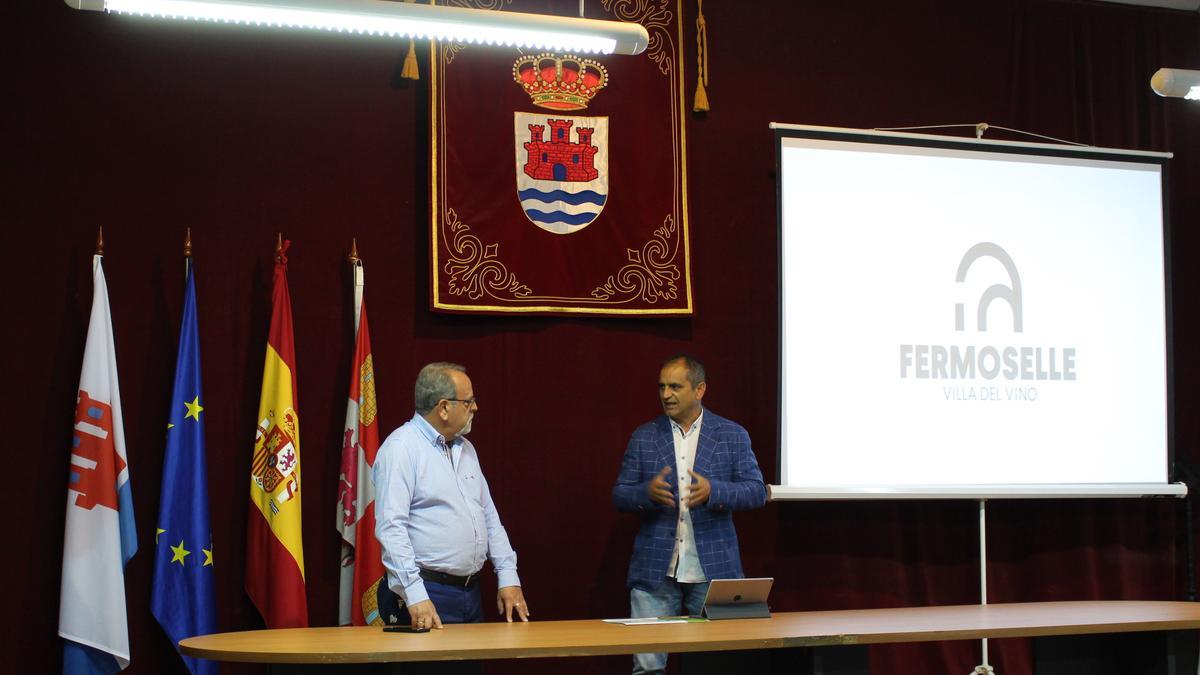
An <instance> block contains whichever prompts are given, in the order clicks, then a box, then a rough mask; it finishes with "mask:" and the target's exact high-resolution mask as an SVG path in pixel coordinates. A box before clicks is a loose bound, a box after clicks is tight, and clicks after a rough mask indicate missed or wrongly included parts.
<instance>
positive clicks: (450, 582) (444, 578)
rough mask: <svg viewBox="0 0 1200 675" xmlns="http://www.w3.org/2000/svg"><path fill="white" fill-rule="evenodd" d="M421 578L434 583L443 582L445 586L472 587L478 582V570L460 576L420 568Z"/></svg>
mask: <svg viewBox="0 0 1200 675" xmlns="http://www.w3.org/2000/svg"><path fill="white" fill-rule="evenodd" d="M420 570H421V578H422V579H424V580H425V581H432V582H433V583H435V584H445V585H447V586H458V587H459V588H474V587H475V586H477V585H478V584H479V572H475V573H474V574H468V575H467V576H465V577H460V576H457V575H455V574H446V573H445V572H434V571H433V570H427V569H424V568H420Z"/></svg>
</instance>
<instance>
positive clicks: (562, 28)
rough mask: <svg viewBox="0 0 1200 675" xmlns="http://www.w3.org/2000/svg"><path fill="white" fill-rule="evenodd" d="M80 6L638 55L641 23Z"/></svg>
mask: <svg viewBox="0 0 1200 675" xmlns="http://www.w3.org/2000/svg"><path fill="white" fill-rule="evenodd" d="M65 1H66V3H67V5H69V6H70V7H73V8H75V9H87V10H93V11H106V12H116V13H120V14H137V15H143V16H157V17H164V18H171V19H195V20H199V21H220V22H225V23H238V24H251V25H258V26H281V27H290V28H311V29H318V30H329V31H339V32H350V33H363V34H367V35H391V36H403V37H414V38H422V39H427V38H437V39H445V40H455V41H460V42H470V43H479V44H492V45H507V46H515V47H525V48H530V49H547V50H554V51H578V52H587V53H600V54H640V53H642V52H643V51H645V49H646V45H647V44H649V42H650V35H649V34H648V33H647V32H646V29H645V28H643V27H642V26H641V24H637V23H632V22H624V21H600V20H597V19H581V18H573V17H565V16H551V15H548V14H525V13H521V12H499V11H495V10H488V9H467V8H463V7H446V6H442V5H421V4H415V3H407V2H400V1H399V0H397V1H395V2H390V1H388V0H65Z"/></svg>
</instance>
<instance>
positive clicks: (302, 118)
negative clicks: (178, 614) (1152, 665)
mask: <svg viewBox="0 0 1200 675" xmlns="http://www.w3.org/2000/svg"><path fill="white" fill-rule="evenodd" d="M567 5H569V7H567V8H566V9H564V10H563V11H564V12H570V11H573V8H574V6H575V3H574V2H567ZM14 8H15V9H16V12H15V16H13V12H12V10H10V11H9V13H8V16H7V17H6V19H5V21H3V25H4V29H3V30H4V31H5V33H6V35H5V38H4V40H3V42H4V44H5V47H4V49H5V50H6V51H8V52H10V55H9V58H6V59H5V63H6V64H8V65H9V67H8V68H6V75H7V77H6V78H5V79H6V81H7V82H8V83H9V84H8V87H7V88H8V89H9V90H10V93H9V94H8V96H6V97H5V99H6V100H7V104H5V105H4V106H3V110H4V112H3V114H4V119H5V124H4V136H5V144H4V148H5V149H4V155H5V162H4V167H5V180H4V191H5V195H6V198H5V199H4V201H3V210H4V212H5V218H4V222H5V227H4V229H3V232H4V235H3V237H4V240H3V250H4V252H3V254H2V255H3V260H2V264H0V269H3V274H4V281H5V283H4V286H3V288H4V289H5V290H4V292H3V300H2V301H0V302H2V303H3V308H4V311H3V316H4V317H6V319H7V320H6V324H7V329H6V330H4V331H3V334H4V337H3V344H2V346H0V353H3V354H4V355H5V356H4V371H5V372H4V378H3V380H4V384H3V386H4V389H5V394H4V398H3V401H4V405H3V418H2V419H3V422H4V424H3V429H4V433H5V434H6V437H7V438H8V439H9V443H8V452H7V453H6V456H7V457H9V458H11V459H12V460H13V465H11V468H10V469H9V472H10V473H9V475H10V479H9V485H8V487H7V488H6V489H4V490H0V494H2V495H3V496H2V497H0V499H2V500H3V501H2V502H0V506H2V507H3V512H4V513H6V514H8V515H7V516H6V518H5V521H6V527H5V529H6V534H7V535H8V537H9V542H10V544H9V548H8V554H7V555H5V556H3V559H4V562H3V565H4V568H3V569H4V571H5V572H6V573H5V574H4V576H3V578H4V579H5V580H6V583H7V585H8V588H9V591H8V594H9V598H10V599H9V601H8V602H5V603H4V606H5V607H6V609H5V610H4V611H3V613H2V616H3V623H2V626H0V634H3V636H4V637H3V640H4V643H5V645H6V646H9V647H11V649H7V650H5V653H6V654H13V653H19V654H21V655H22V657H21V658H22V659H28V660H29V667H30V668H32V669H33V670H35V671H41V670H43V669H44V670H53V669H56V668H58V660H59V658H60V656H59V654H60V646H59V641H58V639H57V638H56V636H55V629H56V624H57V607H58V603H57V599H58V595H59V570H60V562H61V554H62V548H61V546H62V545H61V541H62V523H63V504H64V498H63V483H64V479H65V476H66V465H67V455H68V452H67V449H68V443H69V439H70V426H71V420H72V411H73V408H74V400H75V390H76V386H77V383H78V375H79V364H80V359H81V355H82V342H83V335H84V329H85V325H86V318H87V313H88V310H89V306H90V298H91V279H90V275H89V274H88V271H89V269H90V267H89V263H90V261H89V256H90V254H91V251H92V244H93V241H94V239H95V233H96V228H97V226H100V225H103V226H104V228H105V239H106V242H107V255H106V258H105V266H106V271H107V278H108V285H109V293H110V297H111V302H112V305H113V320H114V326H115V333H116V341H117V350H118V354H117V357H118V363H119V365H120V368H121V388H122V395H123V401H124V408H125V417H126V419H125V421H126V437H127V439H128V446H129V458H130V463H131V467H132V481H133V494H134V498H135V503H136V509H137V514H138V526H139V527H138V529H139V537H140V543H141V552H140V553H139V554H138V555H137V556H136V557H135V558H134V559H133V560H132V562H131V563H130V565H129V568H128V571H127V578H128V582H127V585H128V598H129V616H130V630H131V639H132V645H133V666H132V667H131V668H130V670H129V672H130V673H157V672H179V671H180V670H181V666H180V665H179V662H178V661H177V660H176V658H175V657H174V655H173V653H172V648H171V646H170V645H169V643H168V642H167V641H166V640H165V638H164V637H163V635H162V633H161V631H160V630H159V628H158V626H157V625H156V624H155V622H154V620H153V618H152V617H151V615H150V612H149V586H150V583H149V579H150V570H151V562H150V561H151V556H150V555H149V551H150V549H151V547H152V546H153V541H154V536H153V533H154V519H155V514H156V512H157V506H158V489H159V474H160V471H161V453H162V448H163V426H164V421H165V418H166V406H167V399H168V397H169V394H170V386H171V380H172V371H173V368H174V359H175V345H176V339H177V331H178V320H179V312H180V305H181V302H182V299H181V296H182V284H183V268H182V264H181V260H180V249H181V242H182V239H183V232H184V228H185V227H191V229H192V236H193V239H194V240H195V250H196V261H197V275H198V276H197V278H198V296H199V303H200V326H201V346H202V350H203V360H204V387H205V393H206V397H207V402H206V405H205V414H206V415H207V425H208V426H207V430H208V451H209V462H210V475H211V485H210V493H211V496H212V516H213V529H214V542H215V555H216V562H217V568H216V574H217V583H218V611H219V625H220V628H221V629H222V630H238V629H247V628H254V627H258V626H259V625H260V623H259V619H258V617H257V615H256V614H255V612H254V610H253V608H252V607H251V605H250V603H249V601H248V600H247V599H246V597H245V594H244V592H243V591H242V581H243V578H242V565H243V549H244V541H243V540H244V528H245V519H246V508H247V504H246V502H247V497H246V471H247V466H248V461H249V453H250V447H251V443H252V440H253V432H254V423H255V420H254V415H255V409H256V406H257V401H258V388H259V383H260V377H261V368H262V358H263V349H264V343H265V339H266V330H267V314H268V304H267V303H268V294H269V290H270V289H269V285H270V263H271V254H272V246H273V242H274V237H275V233H276V232H278V231H281V230H282V231H283V232H284V233H285V234H286V236H288V237H289V238H290V239H291V240H292V241H293V246H292V248H291V250H290V252H289V254H290V260H291V264H290V283H291V292H292V298H293V303H294V307H293V309H294V313H295V330H296V335H295V338H296V352H297V361H298V366H297V368H298V376H299V399H300V413H301V416H302V417H301V419H302V430H303V431H302V454H303V462H304V467H305V474H304V481H305V482H304V495H305V499H304V501H305V504H304V506H305V529H304V540H305V544H306V546H305V552H306V555H305V558H306V565H307V577H308V601H309V610H310V611H309V614H310V620H311V623H312V624H313V625H331V624H333V623H334V622H335V620H336V615H337V612H336V608H335V601H336V596H337V572H338V566H337V558H338V540H337V535H336V533H335V532H334V529H333V522H334V512H333V510H334V501H335V498H336V489H337V468H338V453H339V450H340V440H341V437H340V434H341V425H342V416H343V414H344V406H345V396H346V384H347V381H348V368H349V364H348V361H349V359H350V355H351V350H352V327H351V325H350V323H351V322H350V315H351V308H350V303H349V291H348V282H349V280H348V274H347V270H346V267H345V265H344V259H345V253H346V250H347V248H348V246H349V242H350V238H351V237H352V236H354V237H357V238H358V246H359V250H360V252H361V253H362V255H363V258H364V259H365V262H366V278H367V302H368V305H369V307H370V315H371V329H372V336H371V337H372V341H373V344H374V352H375V364H376V376H377V380H378V395H379V403H380V410H381V419H382V426H383V428H385V429H390V428H393V427H395V426H396V425H398V424H400V423H402V422H403V421H404V420H405V419H406V418H407V417H408V416H409V415H410V414H411V406H412V393H411V382H412V379H413V377H414V376H415V373H416V371H417V369H418V368H419V366H420V365H421V364H423V363H425V362H427V361H431V360H439V359H451V360H455V361H459V362H461V363H464V364H466V365H467V366H468V368H469V369H470V372H471V375H472V377H473V379H474V383H475V391H476V393H477V394H478V396H479V399H480V401H481V402H482V405H481V411H480V415H479V419H478V421H477V424H476V431H475V432H474V433H473V434H472V438H473V440H474V441H475V442H476V444H477V445H478V447H479V448H480V451H481V455H482V461H483V464H484V469H485V471H486V472H487V476H488V479H489V482H490V483H491V486H492V491H493V494H494V497H495V499H496V502H497V504H498V506H499V509H500V513H501V515H502V517H503V518H504V519H505V522H506V525H507V527H508V530H509V534H510V536H511V538H512V540H513V542H514V544H515V546H516V548H517V551H518V553H519V554H520V569H521V572H522V576H523V579H524V582H525V585H526V596H527V598H528V599H529V601H530V603H531V606H532V607H533V609H534V612H535V616H536V618H537V619H541V620H545V619H563V618H583V617H599V616H615V615H623V614H624V613H625V612H626V611H627V606H626V600H625V591H624V586H623V581H624V573H625V565H626V563H627V560H628V553H629V549H630V546H631V542H632V534H633V531H634V528H635V524H634V523H633V522H632V521H631V520H629V519H627V518H624V517H620V516H618V515H617V514H616V513H614V511H613V509H612V507H611V504H610V500H609V490H610V487H611V484H612V481H613V479H614V477H615V473H616V469H617V463H618V460H619V458H620V455H621V452H622V450H623V448H624V445H625V441H626V439H627V436H628V434H629V432H630V431H631V430H632V429H633V427H634V426H635V425H636V424H638V423H640V422H642V421H645V420H646V419H649V418H650V417H652V416H653V415H654V414H656V411H657V408H656V404H655V401H654V378H655V375H656V369H657V363H658V361H659V359H660V358H661V357H663V356H664V355H666V354H668V353H671V352H674V351H678V350H682V349H686V350H689V351H692V352H694V353H696V354H697V355H698V356H700V357H701V358H703V359H705V360H706V361H707V363H708V367H709V368H708V370H709V376H710V381H709V385H710V386H709V393H708V396H707V398H706V399H705V402H706V403H707V404H708V405H709V406H710V407H711V408H712V409H713V410H716V411H718V412H719V413H721V414H722V415H725V416H728V417H731V418H733V419H736V420H738V421H740V422H741V423H742V424H743V425H745V426H746V428H747V429H748V430H749V431H750V434H751V436H752V438H753V439H754V443H755V447H756V450H757V452H758V454H759V461H760V464H761V465H762V468H763V471H764V474H766V475H767V476H768V477H771V476H773V475H774V472H775V442H776V424H777V419H776V417H777V413H776V401H775V398H774V392H775V391H776V378H777V369H778V359H777V355H776V353H775V344H776V337H775V336H776V330H777V323H778V320H777V316H776V306H777V303H778V292H777V289H776V287H775V279H776V275H777V269H776V267H777V266H776V261H775V250H774V241H775V235H776V213H775V181H774V175H773V163H774V155H773V146H772V137H771V134H770V132H769V131H768V129H767V123H768V122H770V121H783V122H796V123H807V124H821V125H836V126H849V127H898V126H909V125H923V124H939V123H974V122H979V121H986V122H988V123H990V124H993V125H1001V126H1007V127H1014V128H1019V129H1026V130H1029V131H1033V132H1037V133H1041V134H1047V135H1050V136H1054V137H1058V138H1063V139H1066V140H1071V141H1078V142H1083V143H1091V144H1096V145H1103V146H1109V147H1121V148H1133V149H1143V150H1158V151H1172V152H1174V153H1175V159H1174V160H1173V161H1172V162H1171V168H1170V170H1171V175H1170V180H1171V186H1170V187H1171V194H1170V215H1171V218H1172V230H1173V231H1172V235H1173V237H1172V246H1173V249H1172V251H1173V255H1172V264H1173V277H1172V281H1173V284H1174V292H1175V307H1174V317H1175V324H1174V333H1173V336H1174V341H1175V376H1176V380H1175V381H1176V391H1177V396H1176V403H1177V410H1178V415H1177V425H1176V431H1177V434H1176V440H1177V447H1178V448H1179V450H1180V455H1181V456H1183V457H1187V458H1192V457H1193V456H1194V455H1195V449H1196V446H1197V435H1198V431H1200V429H1198V423H1197V421H1196V417H1195V415H1194V414H1193V413H1194V411H1195V410H1196V409H1197V404H1198V401H1197V395H1196V393H1195V392H1196V391H1197V389H1198V388H1200V371H1198V364H1197V358H1196V353H1197V352H1196V350H1195V349H1194V347H1193V345H1195V344H1197V342H1198V340H1200V335H1198V334H1197V321H1198V318H1200V317H1198V316H1197V311H1196V308H1195V307H1196V306H1195V303H1194V300H1193V298H1194V297H1195V294H1196V290H1197V276H1198V273H1197V271H1196V266H1195V265H1194V263H1193V262H1192V261H1194V259H1195V258H1196V254H1197V252H1198V251H1200V241H1197V230H1198V228H1197V225H1198V223H1197V219H1198V217H1200V199H1198V198H1197V194H1198V191H1197V190H1196V189H1195V186H1196V185H1198V184H1200V106H1197V105H1195V104H1190V103H1184V102H1182V101H1179V100H1161V99H1159V98H1157V97H1156V96H1154V95H1153V94H1152V93H1151V92H1150V90H1149V87H1148V84H1147V83H1148V81H1149V77H1150V75H1151V73H1153V72H1154V70H1155V69H1156V68H1158V67H1159V66H1163V65H1172V66H1179V67H1191V68H1200V18H1198V17H1197V16H1196V15H1195V14H1184V13H1179V12H1169V11H1162V10H1149V9H1131V8H1126V7H1119V6H1110V5H1097V4H1083V3H1072V2H1051V1H1049V0H1027V1H1021V0H1003V1H1001V0H997V1H994V2H988V3H963V2H955V1H953V0H914V1H912V2H906V3H895V2H887V1H882V0H866V1H864V2H845V1H844V0H805V1H804V2H745V3H742V2H709V3H706V5H705V14H706V18H707V20H708V29H709V46H710V48H711V57H710V65H711V69H712V70H711V81H710V87H709V95H710V99H711V101H712V104H713V110H712V111H711V112H710V113H708V114H707V115H700V116H693V117H692V118H691V119H690V120H689V122H688V128H687V132H688V141H689V147H688V158H689V172H690V180H691V200H690V211H691V214H692V220H691V227H692V234H693V245H694V248H693V260H694V265H695V267H694V274H695V289H694V290H695V306H696V313H695V316H694V317H692V318H690V319H652V320H629V319H618V320H600V319H579V318H536V317H535V318H531V317H483V316H481V317H471V316H446V315H437V314H433V313H430V312H429V311H428V309H427V306H428V303H427V299H426V298H427V296H428V285H429V284H428V280H427V274H428V272H427V259H428V254H427V248H428V241H427V237H428V235H427V230H426V227H425V225H424V224H425V223H426V222H427V221H426V213H427V209H428V204H427V197H426V194H427V192H426V190H425V183H426V178H425V176H426V163H427V151H426V135H427V130H428V124H427V122H428V120H427V113H426V101H427V96H428V91H427V85H428V81H427V80H421V81H419V82H416V83H413V82H409V81H405V80H401V79H400V78H399V71H400V66H401V62H402V60H403V57H404V53H405V47H406V44H405V43H399V42H391V41H387V40H383V39H368V40H356V39H352V38H346V37H341V36H328V35H311V34H299V33H286V32H276V31H258V30H250V29H234V28H228V27H222V26H214V25H192V24H186V23H167V22H152V21H144V20H131V19H122V18H115V17H108V16H104V15H101V14H98V13H88V12H77V11H73V10H71V9H69V8H67V7H66V6H65V5H64V4H62V3H61V2H55V1H53V0H43V1H40V2H24V3H20V4H15V5H14ZM694 12H695V7H694V5H691V4H688V5H687V6H686V7H685V14H684V21H685V26H687V27H689V28H688V29H687V30H686V33H685V44H686V45H689V52H688V54H689V56H688V59H689V60H691V59H692V58H693V57H694V52H691V51H690V49H691V48H690V45H692V44H693V41H692V38H693V33H692V31H691V29H690V27H691V26H692V25H693V22H694V18H695V15H694ZM420 48H421V49H422V50H423V49H424V45H421V46H420ZM685 79H686V81H688V82H693V81H694V79H695V77H694V73H690V72H689V74H688V77H687V78H685ZM12 90H15V91H12ZM689 96H690V93H689ZM996 137H997V138H1001V137H1004V136H1002V135H998V136H996ZM735 160H736V162H735ZM733 167H737V168H736V170H735V169H734V168H733ZM1115 273H1119V271H1116V272H1115ZM846 405H855V406H859V407H861V408H862V410H863V420H864V423H869V420H870V406H871V402H870V400H869V399H868V398H864V399H863V400H859V401H847V402H846ZM989 516H990V521H989V534H990V537H991V549H990V552H991V556H990V557H991V559H992V560H991V570H992V577H991V587H990V597H991V599H992V600H993V601H1016V600H1035V599H1082V598H1178V597H1182V595H1183V593H1184V591H1185V579H1186V570H1185V565H1184V563H1183V562H1182V561H1183V558H1182V550H1183V549H1182V541H1183V540H1182V539H1181V537H1182V528H1183V524H1182V523H1183V521H1182V518H1180V517H1179V516H1178V513H1177V504H1175V503H1173V502H1166V501H1136V500H1122V501H1086V500H1085V501H1069V502H1046V501H1031V502H1019V503H1017V502H1014V503H993V504H992V506H991V509H990V512H989ZM737 522H738V527H739V532H740V535H741V538H742V541H743V557H744V561H745V563H746V567H747V571H748V572H749V573H751V574H755V575H772V576H775V577H776V578H777V579H778V584H777V589H776V591H775V593H774V595H773V602H774V606H775V609H777V610H784V611H787V610H800V609H808V608H854V607H872V606H889V605H890V606H895V605H916V604H932V603H966V602H972V601H974V600H976V598H977V597H978V595H977V594H978V588H977V586H978V583H977V572H976V564H977V559H976V558H977V549H976V542H975V525H976V514H975V505H974V504H971V503H935V502H926V503H877V504H828V503H826V504H816V503H783V504H772V505H769V506H767V507H766V508H765V509H763V510H761V511H757V512H752V513H746V514H741V515H740V516H739V517H738V519H737ZM976 652H977V645H976V644H975V643H947V644H943V645H921V646H907V647H887V648H878V649H875V650H874V651H873V659H874V660H875V663H876V664H878V667H879V669H880V672H967V671H968V670H970V669H971V667H973V665H974V664H975V663H977V662H978V654H977V653H976ZM1028 652H1029V643H1028V641H1024V640H1004V641H997V642H995V643H994V644H993V650H992V662H993V663H994V664H996V665H997V666H998V667H999V668H1000V669H1001V671H1002V672H1005V673H1007V674H1010V675H1013V674H1016V673H1027V672H1029V668H1030V666H1029V658H1028V656H1029V655H1028ZM568 667H569V668H570V669H571V670H572V671H573V672H597V673H600V672H603V673H619V672H625V671H626V667H627V661H626V660H625V658H624V657H612V658H603V659H593V660H579V661H578V662H571V663H570V664H569V666H567V665H566V664H564V662H562V661H533V662H526V663H523V664H519V665H517V664H498V665H495V666H493V667H492V668H490V669H489V672H517V671H518V669H520V670H522V671H524V670H533V671H536V672H545V673H552V672H564V671H565V669H566V668H568ZM235 670H248V671H254V670H255V669H253V668H241V669H235Z"/></svg>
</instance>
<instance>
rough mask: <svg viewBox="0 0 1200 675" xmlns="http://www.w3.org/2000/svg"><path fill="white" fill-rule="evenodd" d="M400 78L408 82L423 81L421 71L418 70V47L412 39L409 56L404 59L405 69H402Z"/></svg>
mask: <svg viewBox="0 0 1200 675" xmlns="http://www.w3.org/2000/svg"><path fill="white" fill-rule="evenodd" d="M400 77H403V78H405V79H407V80H419V79H421V71H420V70H419V69H418V68H417V45H416V41H415V40H413V39H412V38H409V39H408V56H405V57H404V67H403V68H401V69H400Z"/></svg>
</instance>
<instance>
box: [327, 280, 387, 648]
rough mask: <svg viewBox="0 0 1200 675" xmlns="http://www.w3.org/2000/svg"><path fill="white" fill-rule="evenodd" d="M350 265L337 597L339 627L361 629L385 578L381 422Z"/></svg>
mask: <svg viewBox="0 0 1200 675" xmlns="http://www.w3.org/2000/svg"><path fill="white" fill-rule="evenodd" d="M352 260H353V265H354V270H353V273H354V314H355V320H356V321H355V326H356V328H355V346H354V364H353V367H351V369H350V396H349V401H348V403H347V404H346V428H345V430H344V431H343V432H342V468H341V475H340V477H339V483H340V487H339V489H338V503H337V529H338V532H340V533H341V535H342V574H341V583H340V585H339V594H338V623H339V624H341V625H347V624H353V625H355V626H365V625H368V624H372V623H376V622H377V619H378V618H379V613H378V611H377V610H374V611H371V612H369V613H368V612H366V611H364V609H363V604H364V603H363V596H364V595H368V597H367V603H366V604H367V605H368V606H369V607H374V605H375V599H374V597H373V596H374V593H373V592H371V593H369V591H371V590H372V589H373V588H374V586H373V585H374V583H375V582H376V581H378V580H379V578H380V577H382V576H383V574H384V570H383V557H382V550H381V548H380V545H379V540H378V539H376V538H375V484H374V482H373V481H372V480H371V467H372V466H374V465H375V455H376V453H378V452H379V419H378V410H377V409H376V405H375V366H374V364H373V359H372V358H371V336H370V335H369V333H368V330H367V305H366V303H365V302H364V301H363V268H362V262H361V261H359V260H358V259H357V257H354V258H352Z"/></svg>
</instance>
